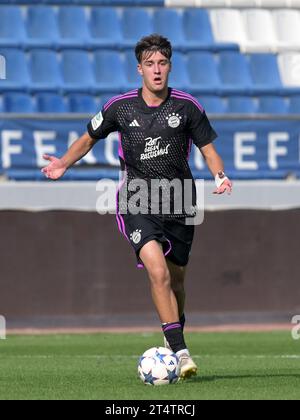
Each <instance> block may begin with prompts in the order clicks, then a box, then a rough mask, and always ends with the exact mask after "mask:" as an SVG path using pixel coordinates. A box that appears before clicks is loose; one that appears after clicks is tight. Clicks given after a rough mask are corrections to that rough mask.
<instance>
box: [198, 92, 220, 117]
mask: <svg viewBox="0 0 300 420" xmlns="http://www.w3.org/2000/svg"><path fill="white" fill-rule="evenodd" d="M197 99H198V101H199V102H200V104H201V105H202V106H203V107H204V109H205V111H206V113H207V114H226V112H227V107H226V104H225V101H224V99H223V98H221V97H220V96H214V95H212V96H198V97H197Z"/></svg>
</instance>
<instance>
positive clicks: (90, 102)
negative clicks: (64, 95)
mask: <svg viewBox="0 0 300 420" xmlns="http://www.w3.org/2000/svg"><path fill="white" fill-rule="evenodd" d="M69 106H70V112H75V113H80V114H89V113H90V114H96V111H97V109H96V101H95V97H94V96H93V95H85V94H71V95H70V96H69Z"/></svg>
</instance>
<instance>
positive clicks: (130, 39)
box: [122, 8, 154, 48]
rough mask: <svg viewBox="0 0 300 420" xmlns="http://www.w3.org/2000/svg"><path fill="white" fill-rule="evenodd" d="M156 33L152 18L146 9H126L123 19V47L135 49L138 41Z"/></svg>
mask: <svg viewBox="0 0 300 420" xmlns="http://www.w3.org/2000/svg"><path fill="white" fill-rule="evenodd" d="M153 32H154V28H153V21H152V16H151V15H150V13H149V12H148V11H147V10H146V9H142V8H129V9H125V10H124V13H123V17H122V33H123V40H122V46H123V47H124V48H133V47H134V46H135V44H136V42H137V40H138V39H141V38H142V37H143V36H145V35H149V34H152V33H153Z"/></svg>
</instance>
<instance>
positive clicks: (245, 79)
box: [219, 52, 252, 95]
mask: <svg viewBox="0 0 300 420" xmlns="http://www.w3.org/2000/svg"><path fill="white" fill-rule="evenodd" d="M219 58H220V67H219V69H220V76H221V80H222V85H223V92H224V93H226V94H227V95H234V94H249V93H251V89H252V79H251V75H250V71H249V66H248V62H247V60H246V57H245V56H244V55H242V54H240V53H237V52H223V53H221V54H220V56H219Z"/></svg>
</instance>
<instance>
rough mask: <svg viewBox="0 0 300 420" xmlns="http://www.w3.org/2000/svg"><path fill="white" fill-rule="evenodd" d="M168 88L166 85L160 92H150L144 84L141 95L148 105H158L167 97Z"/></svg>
mask: <svg viewBox="0 0 300 420" xmlns="http://www.w3.org/2000/svg"><path fill="white" fill-rule="evenodd" d="M168 94H169V89H168V87H166V88H165V89H164V90H162V91H161V92H155V93H154V92H151V91H150V90H149V89H147V87H146V86H143V89H142V96H143V99H144V101H145V102H146V104H147V105H148V106H150V107H156V106H160V105H161V104H162V103H163V102H164V101H165V100H166V99H167V97H168Z"/></svg>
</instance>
